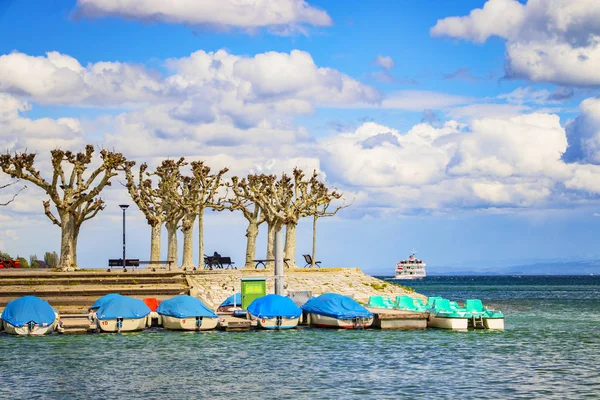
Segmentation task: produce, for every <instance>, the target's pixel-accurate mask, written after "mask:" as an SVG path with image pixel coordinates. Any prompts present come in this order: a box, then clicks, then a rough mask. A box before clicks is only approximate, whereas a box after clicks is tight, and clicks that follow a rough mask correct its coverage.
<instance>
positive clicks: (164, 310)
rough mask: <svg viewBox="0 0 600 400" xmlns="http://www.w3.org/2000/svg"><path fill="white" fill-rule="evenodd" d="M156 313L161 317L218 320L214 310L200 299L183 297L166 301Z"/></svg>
mask: <svg viewBox="0 0 600 400" xmlns="http://www.w3.org/2000/svg"><path fill="white" fill-rule="evenodd" d="M156 312H157V313H159V314H160V315H166V316H168V317H176V318H191V317H209V318H218V315H217V314H215V312H214V311H213V310H211V309H210V308H208V307H207V306H206V305H205V304H204V303H203V302H202V301H201V300H200V299H197V298H195V297H192V296H187V295H181V296H175V297H173V298H171V299H168V300H164V301H163V302H162V303H160V305H159V306H158V308H157V309H156Z"/></svg>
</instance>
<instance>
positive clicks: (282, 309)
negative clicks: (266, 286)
mask: <svg viewBox="0 0 600 400" xmlns="http://www.w3.org/2000/svg"><path fill="white" fill-rule="evenodd" d="M248 312H249V313H250V315H252V316H253V317H255V318H256V320H257V324H258V326H259V327H260V328H263V329H291V328H295V327H296V326H298V319H299V318H300V315H302V310H301V309H300V307H298V306H297V305H296V303H294V301H293V300H292V299H290V298H289V297H285V296H281V295H279V294H268V295H266V296H263V297H259V298H258V299H255V300H254V301H253V302H252V303H250V305H249V306H248Z"/></svg>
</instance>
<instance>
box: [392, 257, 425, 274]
mask: <svg viewBox="0 0 600 400" xmlns="http://www.w3.org/2000/svg"><path fill="white" fill-rule="evenodd" d="M425 276H427V274H426V273H425V263H424V262H423V260H419V259H417V258H415V253H414V252H413V253H412V254H411V255H410V257H408V260H402V261H400V262H399V263H398V264H396V275H395V276H394V279H420V278H425Z"/></svg>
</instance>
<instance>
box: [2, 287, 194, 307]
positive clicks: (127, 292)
mask: <svg viewBox="0 0 600 400" xmlns="http://www.w3.org/2000/svg"><path fill="white" fill-rule="evenodd" d="M0 293H1V294H0V307H3V306H6V304H7V303H8V302H9V301H11V300H14V299H16V298H19V297H21V296H28V295H32V296H37V297H41V298H43V299H45V300H47V301H50V304H53V303H54V304H57V305H58V304H80V303H81V302H84V301H85V302H86V304H90V305H91V304H92V303H93V301H92V303H89V300H90V299H94V301H95V299H97V298H99V297H101V296H104V295H105V294H108V293H119V294H122V295H124V296H133V297H139V298H145V297H159V296H168V297H172V296H177V295H179V294H188V293H189V288H188V287H187V286H186V285H176V284H170V285H159V286H152V285H148V286H139V287H135V286H114V287H92V288H90V287H81V288H73V287H48V286H32V287H20V286H17V287H13V288H11V291H10V292H8V293H7V292H6V291H2V292H0ZM51 300H52V301H51Z"/></svg>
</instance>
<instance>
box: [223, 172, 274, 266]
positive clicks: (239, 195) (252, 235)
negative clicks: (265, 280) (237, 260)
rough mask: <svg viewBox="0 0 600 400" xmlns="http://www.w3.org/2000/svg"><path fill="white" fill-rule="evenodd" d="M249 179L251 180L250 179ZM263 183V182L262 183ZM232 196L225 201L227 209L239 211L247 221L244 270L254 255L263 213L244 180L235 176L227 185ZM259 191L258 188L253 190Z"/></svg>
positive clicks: (250, 264)
mask: <svg viewBox="0 0 600 400" xmlns="http://www.w3.org/2000/svg"><path fill="white" fill-rule="evenodd" d="M250 179H251V178H250ZM263 183H264V182H263ZM227 186H228V187H229V188H230V189H231V191H232V193H233V195H232V197H230V198H228V199H227V201H226V202H227V203H228V206H227V208H228V209H229V210H231V211H234V210H239V211H241V212H242V214H243V215H244V218H246V220H247V221H248V228H246V262H245V264H244V268H251V267H252V263H253V260H254V256H255V254H256V238H257V237H258V228H259V226H260V225H261V224H262V223H263V222H265V220H266V219H265V213H264V212H263V211H262V210H261V208H260V207H259V206H258V205H257V204H256V203H255V202H254V201H253V200H252V199H253V193H251V192H250V187H249V186H248V184H247V180H246V178H242V181H241V182H240V179H239V178H238V177H237V176H234V177H232V178H231V183H229V184H228V185H227ZM255 189H256V190H258V191H261V189H260V188H258V187H257V188H255Z"/></svg>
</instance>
